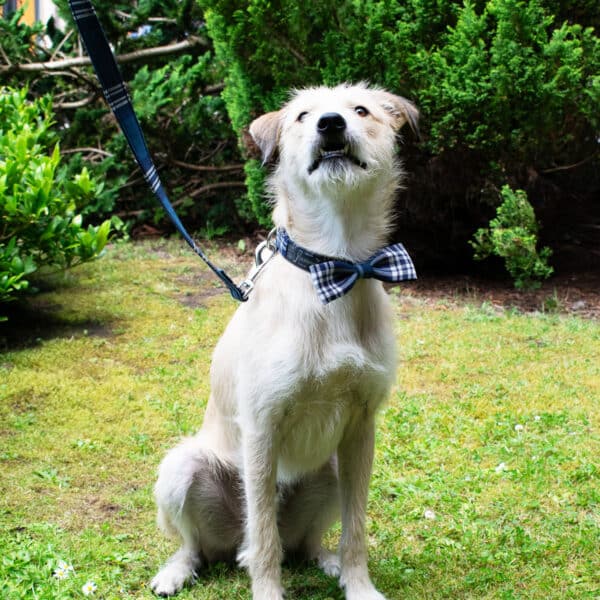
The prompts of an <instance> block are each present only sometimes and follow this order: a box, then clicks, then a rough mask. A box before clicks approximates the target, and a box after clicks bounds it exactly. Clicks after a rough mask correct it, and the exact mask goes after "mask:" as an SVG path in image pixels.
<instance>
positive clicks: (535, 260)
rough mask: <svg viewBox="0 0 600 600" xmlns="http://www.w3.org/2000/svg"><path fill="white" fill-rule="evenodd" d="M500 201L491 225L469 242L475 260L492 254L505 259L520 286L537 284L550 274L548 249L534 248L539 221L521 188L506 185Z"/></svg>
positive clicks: (524, 287) (527, 287) (530, 287)
mask: <svg viewBox="0 0 600 600" xmlns="http://www.w3.org/2000/svg"><path fill="white" fill-rule="evenodd" d="M501 196H502V199H503V201H502V203H501V204H500V206H499V207H498V209H497V211H496V218H495V219H492V220H491V221H490V226H489V227H488V228H485V229H483V228H482V229H479V230H478V231H477V232H476V233H475V235H474V237H473V240H472V241H471V245H472V246H473V248H474V249H475V259H476V260H483V259H485V258H487V257H488V256H491V255H496V256H499V257H501V258H503V259H504V264H505V265H506V269H507V271H508V272H509V273H510V275H511V277H512V278H513V280H514V282H515V286H516V287H517V288H520V289H532V288H537V287H539V286H540V280H541V279H547V278H548V277H550V275H551V274H552V271H553V269H552V267H550V266H549V265H548V259H549V258H550V255H551V254H552V252H551V250H550V249H549V248H542V249H541V250H540V252H538V251H537V249H536V248H537V242H538V240H537V234H538V229H539V227H538V223H537V221H536V218H535V213H534V211H533V207H532V206H531V204H530V203H529V201H528V200H527V194H526V193H525V192H524V191H523V190H512V189H511V188H510V187H509V186H508V185H506V186H504V187H503V188H502V191H501Z"/></svg>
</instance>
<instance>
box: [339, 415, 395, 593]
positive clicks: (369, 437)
mask: <svg viewBox="0 0 600 600" xmlns="http://www.w3.org/2000/svg"><path fill="white" fill-rule="evenodd" d="M374 445H375V424H374V420H373V417H372V416H369V417H367V418H366V419H365V420H364V421H363V422H362V423H355V424H354V425H352V426H351V428H350V429H349V431H348V432H347V433H346V435H345V436H344V439H343V440H342V443H341V444H340V446H339V448H338V469H339V479H340V492H341V500H342V538H341V541H340V558H341V566H342V571H341V577H340V584H341V585H342V587H344V588H345V590H346V600H385V597H384V596H383V595H382V594H380V593H379V592H378V591H377V590H376V589H375V587H374V586H373V584H372V583H371V579H370V578H369V572H368V567H367V548H366V539H365V520H366V512H367V498H368V495H369V481H370V479H371V468H372V466H373V452H374Z"/></svg>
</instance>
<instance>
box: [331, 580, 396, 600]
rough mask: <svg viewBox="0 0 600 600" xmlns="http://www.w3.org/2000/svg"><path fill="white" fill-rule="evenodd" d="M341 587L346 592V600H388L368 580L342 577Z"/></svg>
mask: <svg viewBox="0 0 600 600" xmlns="http://www.w3.org/2000/svg"><path fill="white" fill-rule="evenodd" d="M341 585H342V587H343V588H344V589H345V591H346V600H386V598H385V596H384V595H383V594H382V593H381V592H378V591H377V590H376V589H375V586H374V585H373V584H372V583H371V581H370V580H369V579H368V578H363V577H361V578H355V579H352V578H348V577H343V576H342V581H341Z"/></svg>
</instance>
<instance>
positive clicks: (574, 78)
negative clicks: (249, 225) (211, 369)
mask: <svg viewBox="0 0 600 600" xmlns="http://www.w3.org/2000/svg"><path fill="white" fill-rule="evenodd" d="M198 2H199V4H200V5H201V6H202V8H203V9H204V11H205V16H206V22H207V26H208V32H209V34H210V35H211V37H212V38H213V41H214V45H215V51H216V54H217V57H218V58H219V59H220V60H221V61H222V62H223V63H224V64H225V65H226V66H227V77H226V83H227V87H226V89H225V92H224V94H223V98H224V99H225V102H226V104H227V109H228V111H229V114H230V116H231V120H232V124H233V127H234V129H235V131H236V133H237V134H238V135H239V136H240V137H242V136H243V134H244V130H245V128H246V127H247V126H248V124H249V123H250V121H251V119H252V118H253V117H255V116H257V115H258V114H260V113H261V112H264V111H268V110H273V109H274V108H276V107H277V106H278V105H279V104H280V102H281V101H282V100H284V99H285V97H286V92H287V90H288V89H290V88H293V87H303V86H306V85H311V84H316V83H325V84H334V83H339V82H340V81H347V80H350V81H358V80H370V81H371V82H372V83H374V84H378V85H382V86H384V87H386V88H388V89H390V90H391V91H394V92H397V93H400V94H402V95H404V96H407V97H408V98H410V99H411V100H413V101H415V102H416V104H417V105H418V106H419V108H420V109H421V111H422V120H421V126H422V138H423V141H422V142H421V144H420V148H419V149H418V151H415V150H414V149H411V147H410V145H409V146H408V147H407V148H405V149H404V152H403V154H404V155H405V156H408V159H409V160H412V162H413V164H412V165H409V167H411V169H410V170H411V172H412V173H413V174H414V177H413V181H412V182H411V185H410V191H409V193H408V194H407V195H406V196H405V197H406V198H407V200H406V202H405V203H404V219H403V220H404V221H405V222H406V221H408V220H412V224H413V226H416V227H417V228H418V229H419V230H421V231H423V232H425V231H426V232H427V234H426V235H425V236H424V237H425V238H426V240H424V244H423V245H424V246H431V244H432V239H433V240H441V242H440V249H441V252H443V253H444V254H445V255H448V254H453V253H455V252H456V251H457V249H460V251H461V252H462V251H464V249H465V248H466V249H467V250H468V246H467V244H466V243H465V242H466V240H467V239H468V237H470V235H472V233H471V232H472V231H473V230H474V228H475V227H476V224H478V223H480V222H481V220H482V217H483V215H484V213H485V212H486V206H485V204H486V202H487V199H486V190H489V189H497V188H499V187H501V186H502V185H504V184H505V183H507V182H510V183H511V184H513V185H516V187H522V188H524V189H527V190H528V191H533V190H534V189H535V190H539V189H541V190H543V191H544V194H545V195H543V194H540V193H535V196H534V195H533V194H532V197H536V198H538V197H539V198H541V199H543V200H544V201H546V202H545V204H546V206H548V205H550V204H552V202H554V200H555V199H558V201H564V200H565V199H566V198H567V197H568V198H571V194H572V193H573V192H574V189H573V187H574V186H573V180H575V183H576V185H577V186H578V188H577V190H576V193H578V194H581V195H582V196H583V197H585V198H587V202H589V203H594V204H595V206H596V207H597V206H598V203H597V198H598V191H599V190H598V185H599V181H598V177H597V175H596V173H597V172H598V170H600V164H599V162H598V161H599V155H598V153H597V141H596V138H597V132H598V131H599V130H600V120H599V114H600V113H599V112H598V106H599V105H600V76H599V75H598V73H599V72H600V42H599V39H598V37H597V35H596V34H595V32H594V30H593V29H592V27H590V25H594V24H597V23H598V16H599V12H598V8H597V3H596V4H594V3H587V2H579V3H577V7H576V10H574V11H570V10H569V7H570V6H571V3H559V2H556V1H551V0H532V1H530V2H525V1H522V0H476V1H475V0H471V1H467V2H462V1H461V2H457V1H450V0H439V1H438V2H434V3H432V2H429V1H427V0H409V1H407V2H402V3H400V2H395V1H393V0H366V1H364V2H357V1H353V0H345V1H341V2H335V3H312V4H311V5H310V10H307V7H306V6H305V5H304V4H302V3H299V2H297V1H296V0H278V1H274V2H264V0H216V1H215V0H198ZM555 15H558V17H555ZM567 15H568V16H569V21H566V20H565V19H566V17H567ZM565 165H569V166H570V165H575V167H574V168H577V169H579V171H578V172H577V173H578V174H579V177H571V174H572V173H573V172H574V171H573V170H572V169H570V168H569V169H564V168H563V167H564V166H565ZM259 168H260V166H259V165H258V163H254V164H253V165H250V166H249V168H248V169H247V183H248V188H249V196H250V200H251V202H250V206H251V207H252V210H253V212H254V214H255V216H256V218H257V219H258V220H260V221H261V222H263V221H264V214H265V211H264V203H262V197H263V195H264V191H263V184H262V180H261V177H259V176H257V175H256V171H257V170H258V169H259ZM545 173H551V175H548V176H546V175H545ZM536 186H537V187H536ZM548 196H551V197H550V198H548ZM596 210H597V208H596ZM456 219H462V220H463V222H462V223H460V224H458V226H456ZM434 227H435V228H436V231H435V235H431V234H432V232H433V228H434ZM469 228H470V229H469ZM462 231H466V232H468V233H467V234H466V236H464V234H462V235H463V236H464V237H462V238H461V239H459V240H457V241H456V240H452V239H450V240H449V238H451V236H452V233H451V232H462ZM449 241H450V242H452V243H453V245H452V246H451V247H449V246H448V242H449Z"/></svg>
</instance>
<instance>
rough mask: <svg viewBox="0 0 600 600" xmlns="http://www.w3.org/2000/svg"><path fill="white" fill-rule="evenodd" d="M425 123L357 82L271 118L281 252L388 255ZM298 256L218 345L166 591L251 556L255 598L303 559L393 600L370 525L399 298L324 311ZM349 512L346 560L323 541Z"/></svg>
mask: <svg viewBox="0 0 600 600" xmlns="http://www.w3.org/2000/svg"><path fill="white" fill-rule="evenodd" d="M417 117H418V111H417V109H416V108H415V106H414V105H413V104H412V103H411V102H409V101H408V100H406V99H404V98H402V97H400V96H396V95H393V94H391V93H389V92H386V91H384V90H381V89H376V88H371V87H369V86H368V85H366V84H358V85H350V84H344V85H339V86H337V87H334V88H327V87H315V88H308V89H304V90H300V91H297V92H295V93H294V94H293V96H292V97H291V99H290V100H289V102H288V103H287V104H285V106H283V108H282V109H281V110H279V111H276V112H271V113H268V114H265V115H263V116H261V117H259V118H258V119H256V120H255V121H254V122H253V123H252V124H251V126H250V135H251V136H252V138H253V139H254V141H255V142H256V144H257V146H258V147H259V148H260V150H261V152H262V156H263V159H264V161H265V162H269V161H273V160H274V159H275V157H277V166H276V168H275V169H274V171H273V173H272V175H271V178H270V192H271V196H272V199H273V203H274V211H273V221H274V223H275V225H276V227H277V228H278V243H279V241H280V240H279V232H285V235H286V240H284V241H289V240H292V241H291V242H290V244H294V248H297V247H299V248H300V249H301V250H303V251H304V250H306V251H307V254H309V255H310V254H311V253H312V254H314V255H316V256H318V257H336V259H339V260H343V261H347V262H351V263H360V262H361V261H366V260H367V259H369V257H370V256H372V255H373V253H375V252H376V251H377V250H378V249H380V248H381V247H382V246H384V244H385V242H386V238H387V236H388V234H389V231H390V228H391V226H392V223H393V219H392V208H393V203H394V197H395V192H396V190H397V189H398V187H399V184H400V180H401V176H402V169H401V166H400V164H399V162H398V159H397V151H396V146H397V138H398V132H399V130H400V128H401V127H402V126H403V125H404V124H406V123H408V124H409V125H410V126H411V127H412V128H413V129H416V123H417ZM282 235H283V234H282ZM284 246H285V244H283V245H282V246H281V248H279V246H278V249H279V252H276V253H275V254H274V256H273V257H272V258H271V260H269V263H268V265H267V266H266V268H265V269H264V270H263V272H262V273H261V275H260V277H259V278H258V279H257V281H256V285H255V287H254V290H253V291H252V294H251V295H250V298H249V300H248V301H247V302H245V303H243V304H241V305H240V307H239V308H238V310H237V312H236V313H235V314H234V316H233V318H232V320H231V322H230V323H229V325H228V326H227V328H226V331H225V333H224V334H223V336H222V338H221V339H220V340H219V342H218V344H217V346H216V348H215V351H214V355H213V361H212V366H211V395H210V399H209V402H208V405H207V408H206V414H205V417H204V422H203V425H202V428H201V430H200V431H199V433H198V434H196V435H195V436H194V437H191V438H188V439H186V440H184V441H183V442H181V443H180V444H179V445H178V446H176V447H175V448H174V449H172V450H171V451H170V452H169V453H168V454H167V456H166V457H165V458H164V460H163V461H162V463H161V465H160V467H159V475H158V481H157V483H156V486H155V497H156V502H157V505H158V522H159V525H160V526H161V527H162V529H164V530H165V531H166V532H167V533H171V534H173V535H175V536H177V537H178V538H179V539H180V540H181V542H182V545H181V548H180V549H179V550H178V551H177V552H176V553H175V554H174V555H173V556H172V557H171V558H170V559H169V560H168V561H167V563H166V564H165V565H164V566H163V567H162V569H161V570H160V571H159V573H158V574H157V575H156V577H154V579H153V580H152V582H151V587H152V589H153V591H154V592H155V593H156V594H157V595H160V596H168V595H171V594H175V593H177V592H178V591H179V590H180V589H181V588H182V587H183V586H184V585H186V584H187V583H189V582H191V581H192V580H193V579H194V578H195V574H196V573H197V571H198V569H199V568H200V567H201V565H202V564H203V563H205V562H211V561H215V560H221V559H232V558H235V557H236V556H237V560H238V562H239V563H240V565H242V566H245V567H247V569H248V571H249V574H250V578H251V583H252V598H253V600H282V599H283V594H284V592H283V589H282V585H281V562H282V559H283V557H284V554H286V553H295V554H298V553H300V554H301V555H303V556H305V557H307V558H308V559H312V560H316V561H317V562H318V564H319V565H320V566H321V568H322V569H323V570H324V571H325V572H326V573H327V574H328V575H331V576H336V577H339V580H340V585H341V586H342V587H343V588H344V590H345V594H346V599H347V600H385V599H384V596H383V595H382V594H381V593H380V592H378V591H377V590H376V588H375V587H374V585H373V583H372V582H371V579H370V577H369V573H368V569H367V551H366V541H365V519H366V507H367V496H368V488H369V480H370V476H371V469H372V463H373V453H374V436H375V417H376V413H377V410H378V408H379V407H380V406H381V405H382V403H383V402H384V401H385V399H386V397H387V396H388V394H389V391H390V387H391V385H392V382H393V380H394V377H395V372H396V351H395V336H394V332H393V328H392V326H391V321H392V311H391V307H390V303H389V301H388V296H387V294H386V292H385V291H384V289H383V286H382V283H381V282H380V281H377V280H375V279H372V278H364V279H363V278H359V279H357V280H356V281H355V282H354V284H353V288H352V289H351V290H350V291H349V292H348V293H345V294H344V295H342V296H341V297H339V298H336V299H334V300H333V301H329V300H326V301H325V302H326V303H324V301H323V299H322V298H320V297H319V295H318V294H317V292H316V291H315V288H314V286H313V281H312V276H311V274H310V273H309V272H308V271H307V270H306V269H305V268H299V266H298V265H297V264H293V263H292V262H290V260H289V247H288V248H287V252H288V254H287V255H286V256H287V258H286V257H284V256H283V254H284ZM361 273H362V271H361ZM340 513H341V522H342V534H341V540H340V545H339V551H338V552H337V553H332V552H329V551H327V550H325V549H324V548H323V547H322V545H321V539H322V537H323V534H324V533H325V532H326V531H327V530H328V529H329V527H330V526H331V525H332V524H333V523H334V522H335V521H336V520H337V519H338V518H339V515H340Z"/></svg>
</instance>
